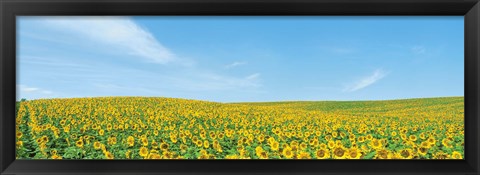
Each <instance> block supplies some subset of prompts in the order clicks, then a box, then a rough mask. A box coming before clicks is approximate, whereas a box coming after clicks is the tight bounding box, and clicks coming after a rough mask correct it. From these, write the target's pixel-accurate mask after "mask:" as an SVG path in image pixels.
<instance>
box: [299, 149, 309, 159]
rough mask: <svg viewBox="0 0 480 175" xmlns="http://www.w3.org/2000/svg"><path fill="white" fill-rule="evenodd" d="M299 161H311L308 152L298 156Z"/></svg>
mask: <svg viewBox="0 0 480 175" xmlns="http://www.w3.org/2000/svg"><path fill="white" fill-rule="evenodd" d="M297 159H311V157H310V154H309V153H308V152H305V151H302V152H300V153H299V154H298V155H297Z"/></svg>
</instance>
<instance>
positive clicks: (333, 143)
mask: <svg viewBox="0 0 480 175" xmlns="http://www.w3.org/2000/svg"><path fill="white" fill-rule="evenodd" d="M327 145H328V148H330V149H333V148H334V147H335V142H334V141H332V140H330V141H328V143H327Z"/></svg>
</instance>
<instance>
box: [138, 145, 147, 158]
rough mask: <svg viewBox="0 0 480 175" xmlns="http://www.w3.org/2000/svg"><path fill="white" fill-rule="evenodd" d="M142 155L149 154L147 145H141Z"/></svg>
mask: <svg viewBox="0 0 480 175" xmlns="http://www.w3.org/2000/svg"><path fill="white" fill-rule="evenodd" d="M140 156H142V157H147V156H148V149H147V148H146V147H143V146H142V147H141V148H140Z"/></svg>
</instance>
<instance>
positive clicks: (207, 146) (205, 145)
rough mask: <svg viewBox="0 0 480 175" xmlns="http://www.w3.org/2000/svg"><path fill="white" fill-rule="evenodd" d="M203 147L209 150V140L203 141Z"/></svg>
mask: <svg viewBox="0 0 480 175" xmlns="http://www.w3.org/2000/svg"><path fill="white" fill-rule="evenodd" d="M203 147H205V148H209V147H210V142H208V140H205V141H203Z"/></svg>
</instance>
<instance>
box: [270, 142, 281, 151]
mask: <svg viewBox="0 0 480 175" xmlns="http://www.w3.org/2000/svg"><path fill="white" fill-rule="evenodd" d="M279 147H280V144H279V143H278V142H277V141H273V142H272V143H271V144H270V148H271V149H272V150H273V151H278V148H279Z"/></svg>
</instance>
